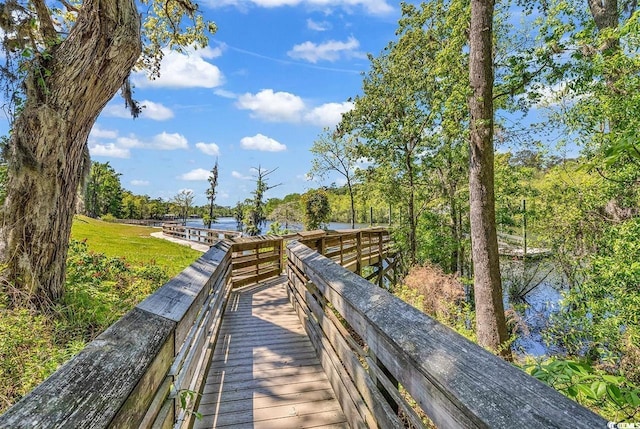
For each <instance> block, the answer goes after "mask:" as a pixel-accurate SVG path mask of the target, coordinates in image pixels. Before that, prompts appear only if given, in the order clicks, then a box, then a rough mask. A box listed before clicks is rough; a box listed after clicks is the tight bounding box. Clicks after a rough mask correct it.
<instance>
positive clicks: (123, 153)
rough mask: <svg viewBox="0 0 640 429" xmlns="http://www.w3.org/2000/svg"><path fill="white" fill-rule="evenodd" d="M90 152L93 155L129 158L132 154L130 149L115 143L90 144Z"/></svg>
mask: <svg viewBox="0 0 640 429" xmlns="http://www.w3.org/2000/svg"><path fill="white" fill-rule="evenodd" d="M89 153H90V154H91V156H104V157H108V158H129V157H130V156H131V152H129V149H125V148H121V147H117V146H116V145H115V144H114V143H105V144H101V143H93V144H89Z"/></svg>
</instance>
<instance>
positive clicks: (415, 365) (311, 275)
mask: <svg viewBox="0 0 640 429" xmlns="http://www.w3.org/2000/svg"><path fill="white" fill-rule="evenodd" d="M287 259H288V263H287V277H288V282H289V295H290V299H291V301H292V303H293V305H294V307H295V308H296V310H297V312H298V314H299V316H300V318H301V321H302V322H303V326H304V327H305V329H306V330H307V333H308V334H309V337H310V338H311V340H312V343H313V344H314V347H315V348H316V351H317V353H318V356H319V358H320V361H321V364H322V366H323V368H324V369H325V372H327V375H328V378H329V380H330V381H331V383H332V386H333V388H334V391H335V392H336V397H337V398H338V399H339V402H340V403H341V405H342V407H343V410H344V411H345V414H346V415H347V417H348V419H350V424H351V426H352V427H365V426H368V427H380V428H387V427H402V426H404V425H403V423H402V422H401V421H400V419H399V417H398V413H397V411H396V410H397V409H401V410H402V411H403V415H404V416H405V418H407V419H409V420H410V421H411V422H412V424H413V425H414V426H417V427H424V425H423V423H422V419H421V417H420V416H419V415H418V413H416V412H415V410H414V409H413V408H412V407H411V406H410V405H409V404H408V402H407V401H406V400H405V398H404V396H405V393H406V394H408V395H410V396H411V399H412V400H413V401H414V402H415V404H417V406H418V407H419V408H420V409H421V411H422V412H424V413H425V414H426V415H427V416H428V417H429V418H430V419H431V420H432V421H433V422H434V423H435V424H436V426H438V427H442V428H530V429H535V428H541V429H542V428H544V429H548V428H563V429H565V428H569V427H570V428H596V427H602V428H604V427H606V421H605V420H603V419H602V418H601V417H599V416H597V415H596V414H594V413H592V412H591V411H590V410H588V409H586V408H584V407H582V406H581V405H579V404H577V403H576V402H574V401H572V400H570V399H568V398H566V397H565V396H563V395H561V394H560V393H558V392H557V391H555V390H553V389H552V388H550V387H548V386H546V385H544V384H542V383H541V382H539V381H538V380H536V379H535V378H533V377H531V376H529V375H527V374H526V373H525V372H523V371H521V370H519V369H517V368H515V367H514V366H512V365H510V364H508V363H507V362H505V361H503V360H502V359H500V358H498V357H496V356H494V355H493V354H491V353H489V352H487V351H486V350H484V349H483V348H481V347H479V346H478V345H477V344H474V343H472V342H470V341H468V340H467V339H465V338H464V337H462V336H461V335H459V334H457V333H456V332H454V331H453V330H451V329H449V328H447V327H445V326H444V325H442V324H440V323H439V322H437V321H435V320H433V319H431V318H430V317H429V316H427V315H426V314H424V313H422V312H420V311H419V310H417V309H415V308H413V307H412V306H410V305H408V304H406V303H405V302H403V301H402V300H400V299H398V298H396V297H395V296H393V295H391V294H390V293H388V292H387V291H386V290H384V289H382V288H379V287H377V286H375V285H373V284H371V283H369V282H367V281H366V280H364V279H363V278H362V277H359V276H357V275H355V274H353V273H351V272H349V271H348V270H346V269H345V268H343V267H341V266H339V265H338V264H336V263H335V262H334V261H332V260H330V259H328V258H326V257H324V256H322V255H320V254H319V253H318V252H315V251H314V250H312V249H310V248H309V247H307V246H305V245H304V244H302V243H296V242H292V243H290V244H289V245H288V246H287ZM398 386H401V387H402V389H399V388H398ZM403 392H405V393H403Z"/></svg>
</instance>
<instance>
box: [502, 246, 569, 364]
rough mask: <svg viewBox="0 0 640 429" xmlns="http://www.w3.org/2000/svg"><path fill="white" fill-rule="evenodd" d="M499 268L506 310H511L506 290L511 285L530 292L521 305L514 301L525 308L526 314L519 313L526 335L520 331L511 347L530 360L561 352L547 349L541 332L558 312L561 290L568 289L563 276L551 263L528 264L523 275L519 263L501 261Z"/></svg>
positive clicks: (553, 347)
mask: <svg viewBox="0 0 640 429" xmlns="http://www.w3.org/2000/svg"><path fill="white" fill-rule="evenodd" d="M500 268H501V271H502V281H503V284H504V287H505V307H506V308H509V307H512V303H511V302H510V299H511V298H510V296H509V293H508V289H509V287H510V286H511V285H512V284H513V283H515V284H516V285H518V288H524V289H530V292H528V293H527V294H526V295H524V296H523V297H522V301H520V300H515V301H516V302H515V304H518V303H524V304H526V308H525V310H524V311H519V312H518V313H519V315H520V316H521V317H522V319H523V321H524V322H525V323H526V325H527V328H528V329H527V331H528V332H522V331H519V336H518V338H517V339H516V341H515V343H514V348H515V350H516V351H517V352H519V353H526V354H529V355H532V356H543V355H546V354H549V353H550V352H557V351H561V350H558V349H557V348H556V347H555V346H550V347H548V346H547V345H546V344H545V343H544V340H543V338H542V332H543V331H544V329H545V328H546V327H547V325H548V322H549V318H550V317H551V315H552V314H554V313H557V312H558V311H560V300H561V299H562V290H564V289H565V288H566V287H567V286H566V284H565V281H564V279H563V276H562V275H559V274H558V272H557V271H556V270H555V269H554V267H553V265H552V264H551V263H549V262H545V261H530V262H528V263H527V269H526V271H525V270H524V268H523V265H522V261H512V260H506V259H505V260H501V261H500ZM525 285H526V286H525Z"/></svg>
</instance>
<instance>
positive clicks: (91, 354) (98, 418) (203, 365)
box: [0, 226, 388, 428]
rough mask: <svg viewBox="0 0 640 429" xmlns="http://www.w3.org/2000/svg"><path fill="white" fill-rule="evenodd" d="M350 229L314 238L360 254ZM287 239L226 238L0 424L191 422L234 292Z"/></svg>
mask: <svg viewBox="0 0 640 429" xmlns="http://www.w3.org/2000/svg"><path fill="white" fill-rule="evenodd" d="M178 227H179V226H176V228H178ZM350 234H352V233H351V232H349V233H342V236H343V238H339V237H338V236H340V234H338V233H335V232H330V233H326V232H322V233H321V234H317V233H316V234H314V235H313V236H314V237H316V238H318V237H320V236H322V237H320V239H321V240H323V241H321V242H319V243H320V246H321V247H323V248H324V249H325V250H326V251H327V252H329V254H330V255H333V256H332V257H333V258H334V259H336V260H339V259H340V256H339V255H337V254H335V249H337V248H339V249H342V250H344V251H345V253H346V252H347V251H350V252H353V249H352V248H351V247H350V246H352V244H349V243H350V240H352V235H350ZM357 234H359V235H357V236H358V237H369V235H368V234H375V233H373V232H366V231H360V232H358V233H357ZM377 234H378V236H376V237H378V238H376V239H375V240H374V239H369V244H368V246H369V247H368V248H369V249H370V250H368V251H367V252H369V253H371V254H374V253H375V254H376V255H378V254H380V252H381V251H382V250H383V247H384V246H383V245H381V244H380V243H383V242H386V241H385V240H386V239H385V238H384V237H383V236H388V234H386V235H385V233H382V232H378V233H377ZM309 236H310V235H307V238H309ZM336 237H338V238H336ZM350 237H351V238H350ZM371 237H373V235H372V236H371ZM363 241H366V239H363ZM283 243H284V241H283V239H282V238H273V237H269V238H246V239H239V240H236V241H235V242H232V241H229V240H223V241H219V242H218V243H217V244H215V245H214V246H213V247H211V249H210V250H209V251H208V252H206V253H205V254H204V255H203V256H202V257H200V258H199V259H198V260H197V261H196V262H194V263H193V264H192V265H190V266H189V267H187V268H186V269H185V270H184V271H182V272H181V273H180V274H178V275H177V276H176V277H174V278H173V279H171V280H170V281H169V282H168V283H166V284H165V285H164V286H162V287H161V288H160V289H158V290H157V291H156V292H154V293H153V294H152V295H150V296H149V297H148V298H147V299H145V300H144V301H143V302H141V303H140V304H138V305H137V306H136V307H135V308H134V309H133V310H131V311H130V312H129V313H127V314H126V315H125V316H123V317H122V318H121V319H119V320H118V321H116V322H115V323H114V324H113V325H112V326H111V327H109V328H108V329H107V330H106V331H105V332H103V333H102V334H100V335H99V336H98V337H97V338H96V339H95V340H94V341H92V342H90V343H89V344H88V345H87V346H86V347H85V348H84V349H83V350H82V351H81V352H80V353H79V354H78V355H76V356H75V357H74V358H72V359H71V360H70V361H69V362H67V363H66V364H65V365H63V366H62V367H61V368H60V369H58V371H56V372H54V373H53V374H52V375H51V376H50V377H49V378H47V379H46V380H45V381H44V382H43V383H41V384H40V385H39V386H37V387H36V388H35V389H34V390H33V391H32V392H31V393H29V394H28V395H26V396H25V397H24V398H22V399H21V400H20V401H19V402H18V403H16V404H15V405H14V406H12V407H11V408H9V410H7V411H6V412H5V413H4V414H3V415H1V416H0V427H2V428H4V427H7V428H9V427H10V428H34V427H37V428H40V427H42V428H62V427H64V428H66V427H72V428H76V427H77V428H81V427H91V428H108V427H114V428H120V427H167V426H173V427H189V425H190V424H191V423H192V419H193V414H192V413H191V411H192V410H193V409H194V407H195V406H196V401H194V400H193V398H194V397H197V396H198V395H197V394H198V392H201V390H202V388H203V384H204V376H205V374H206V371H207V366H208V362H209V361H210V353H212V351H213V344H214V343H215V341H216V339H217V335H218V332H219V328H220V325H221V321H222V316H223V313H224V309H225V307H226V305H227V301H228V298H229V294H230V293H231V290H232V288H233V287H239V286H242V285H247V284H251V283H257V282H259V281H262V280H266V279H268V278H272V277H277V276H279V275H280V274H281V273H282V272H283V270H284V249H283V245H284V244H283ZM323 243H324V244H323ZM376 246H377V247H376ZM381 246H382V247H381ZM332 249H333V250H332ZM374 249H376V250H374ZM343 262H345V265H347V266H349V265H351V266H353V263H352V261H351V259H349V258H347V259H344V258H343ZM181 395H185V396H184V398H185V399H186V407H185V408H182V407H181V402H182V401H181V400H180V399H181Z"/></svg>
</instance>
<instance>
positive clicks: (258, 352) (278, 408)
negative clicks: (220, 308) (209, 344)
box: [194, 276, 348, 429]
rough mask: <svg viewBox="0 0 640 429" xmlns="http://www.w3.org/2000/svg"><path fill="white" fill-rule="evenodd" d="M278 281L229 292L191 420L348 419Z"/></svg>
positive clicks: (202, 423) (203, 423) (245, 423)
mask: <svg viewBox="0 0 640 429" xmlns="http://www.w3.org/2000/svg"><path fill="white" fill-rule="evenodd" d="M284 281H285V279H284V277H282V276H281V277H279V278H278V279H276V280H274V281H271V282H269V283H266V284H262V285H257V286H254V287H251V288H248V289H247V288H245V289H243V290H242V291H234V292H233V293H232V297H231V298H230V304H229V306H228V307H227V311H226V312H225V317H224V319H223V323H222V327H221V331H220V337H219V340H218V342H217V343H216V349H215V351H214V353H213V355H212V361H211V364H210V368H209V373H208V375H207V379H206V386H205V388H204V393H203V395H202V398H201V399H200V403H199V407H198V409H197V411H198V412H199V413H202V415H203V418H202V419H201V420H197V421H196V422H195V425H194V427H195V428H198V429H203V428H219V427H224V428H245V427H246V428H254V429H255V428H289V427H292V428H305V427H332V426H335V427H348V426H346V423H345V422H346V421H347V420H346V418H345V416H344V414H343V412H342V410H341V408H340V405H339V404H338V402H337V401H336V399H335V395H334V393H333V390H332V389H331V385H330V384H329V382H328V380H327V376H326V375H325V373H324V371H323V370H322V367H321V365H320V362H319V361H318V358H317V356H316V354H315V351H314V349H313V346H312V345H311V343H310V341H309V338H308V337H307V336H306V334H305V332H304V330H303V329H302V327H301V325H300V322H299V320H298V319H297V316H296V314H295V312H294V310H293V308H292V307H291V305H290V304H289V302H288V299H287V293H286V286H285V283H284Z"/></svg>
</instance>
